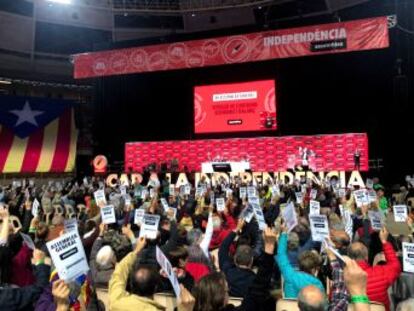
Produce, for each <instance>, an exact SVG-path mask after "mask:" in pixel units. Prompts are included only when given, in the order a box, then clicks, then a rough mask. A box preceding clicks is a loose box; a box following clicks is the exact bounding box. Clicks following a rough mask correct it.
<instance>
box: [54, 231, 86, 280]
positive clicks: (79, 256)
mask: <svg viewBox="0 0 414 311" xmlns="http://www.w3.org/2000/svg"><path fill="white" fill-rule="evenodd" d="M46 246H47V249H48V250H49V253H50V256H51V258H52V260H53V263H54V265H55V267H56V270H57V273H58V274H59V278H60V279H61V280H64V281H68V282H70V281H72V280H74V279H76V278H77V277H78V276H80V275H82V274H84V273H86V272H88V271H89V266H88V261H87V259H86V255H85V250H84V249H83V245H82V241H81V239H80V237H79V234H78V233H77V232H69V233H65V234H63V235H61V236H60V237H58V238H57V239H54V240H52V241H50V242H47V243H46Z"/></svg>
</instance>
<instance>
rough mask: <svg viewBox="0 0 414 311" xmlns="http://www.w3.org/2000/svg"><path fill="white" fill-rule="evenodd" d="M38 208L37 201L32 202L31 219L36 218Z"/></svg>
mask: <svg viewBox="0 0 414 311" xmlns="http://www.w3.org/2000/svg"><path fill="white" fill-rule="evenodd" d="M39 208H40V203H39V201H38V200H37V199H34V200H33V205H32V215H33V217H37V216H38V215H39Z"/></svg>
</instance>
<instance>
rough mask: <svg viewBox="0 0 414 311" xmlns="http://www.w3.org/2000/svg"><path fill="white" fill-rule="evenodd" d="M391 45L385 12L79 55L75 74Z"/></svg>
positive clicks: (126, 71)
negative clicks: (360, 18) (375, 14)
mask: <svg viewBox="0 0 414 311" xmlns="http://www.w3.org/2000/svg"><path fill="white" fill-rule="evenodd" d="M388 46H389V38H388V25H387V18H386V17H377V18H370V19H363V20H354V21H348V22H342V23H331V24H323V25H315V26H307V27H300V28H293V29H281V30H272V31H266V32H256V33H250V34H243V35H237V36H228V37H218V38H210V39H204V40H193V41H184V42H176V43H171V44H159V45H151V46H145V47H134V48H127V49H117V50H111V51H101V52H91V53H83V54H77V55H74V65H75V71H74V77H75V78H76V79H81V78H91V77H99V76H111V75H120V74H129V73H139V72H148V71H161V70H173V69H182V68H197V67H206V66H217V65H224V64H233V63H246V62H254V61H263V60H269V59H276V58H289V57H298V56H308V55H319V54H329V53H344V52H352V51H362V50H372V49H383V48H387V47H388Z"/></svg>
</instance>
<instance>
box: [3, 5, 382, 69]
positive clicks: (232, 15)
mask: <svg viewBox="0 0 414 311" xmlns="http://www.w3.org/2000/svg"><path fill="white" fill-rule="evenodd" d="M60 1H64V2H70V3H69V4H62V3H58V2H60ZM383 2H384V1H382V0H302V1H297V0H255V1H245V0H222V1H219V0H2V1H0V69H2V71H3V72H10V71H12V70H18V71H25V70H26V71H27V69H28V68H30V69H31V71H32V72H38V73H39V74H41V71H44V72H45V73H46V74H50V73H56V74H57V75H65V76H68V75H69V74H70V73H71V66H70V63H69V61H70V58H69V55H71V54H73V53H79V52H85V51H91V50H96V49H100V48H101V47H102V46H105V45H106V46H108V45H110V44H112V43H120V42H121V43H122V42H131V41H133V42H140V44H145V43H146V42H151V43H152V42H154V38H156V39H155V42H157V40H158V42H162V41H163V40H166V39H165V38H171V37H177V36H181V35H188V34H197V33H200V34H201V33H204V36H208V35H215V34H216V33H217V32H220V31H222V32H224V33H229V34H231V33H237V32H249V31H257V30H261V29H268V28H281V27H286V26H291V25H289V24H286V23H290V22H292V21H293V22H297V23H298V25H300V24H301V23H302V24H306V23H308V24H309V23H312V22H313V21H306V19H310V18H315V17H320V16H327V17H328V21H338V20H340V19H341V14H342V12H345V11H346V10H349V9H352V8H353V7H355V6H358V5H361V6H364V5H371V6H372V5H374V3H381V5H382V3H383ZM386 2H387V1H386ZM367 16H369V14H365V16H364V15H362V16H361V17H367ZM346 18H347V17H345V19H346ZM348 18H349V17H348ZM355 18H359V16H357V17H355ZM283 23H285V24H283ZM167 40H168V39H167Z"/></svg>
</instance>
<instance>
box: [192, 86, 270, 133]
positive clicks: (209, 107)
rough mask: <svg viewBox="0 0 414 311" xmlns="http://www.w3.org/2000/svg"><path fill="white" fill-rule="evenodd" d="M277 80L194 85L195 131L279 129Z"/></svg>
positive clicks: (217, 131)
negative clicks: (277, 118)
mask: <svg viewBox="0 0 414 311" xmlns="http://www.w3.org/2000/svg"><path fill="white" fill-rule="evenodd" d="M275 94H276V91H275V81H274V80H263V81H251V82H243V83H232V84H218V85H204V86H196V87H195V88H194V131H195V133H196V134H202V133H224V132H247V131H252V132H253V131H271V130H275V129H276V128H277V120H276V95H275Z"/></svg>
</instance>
